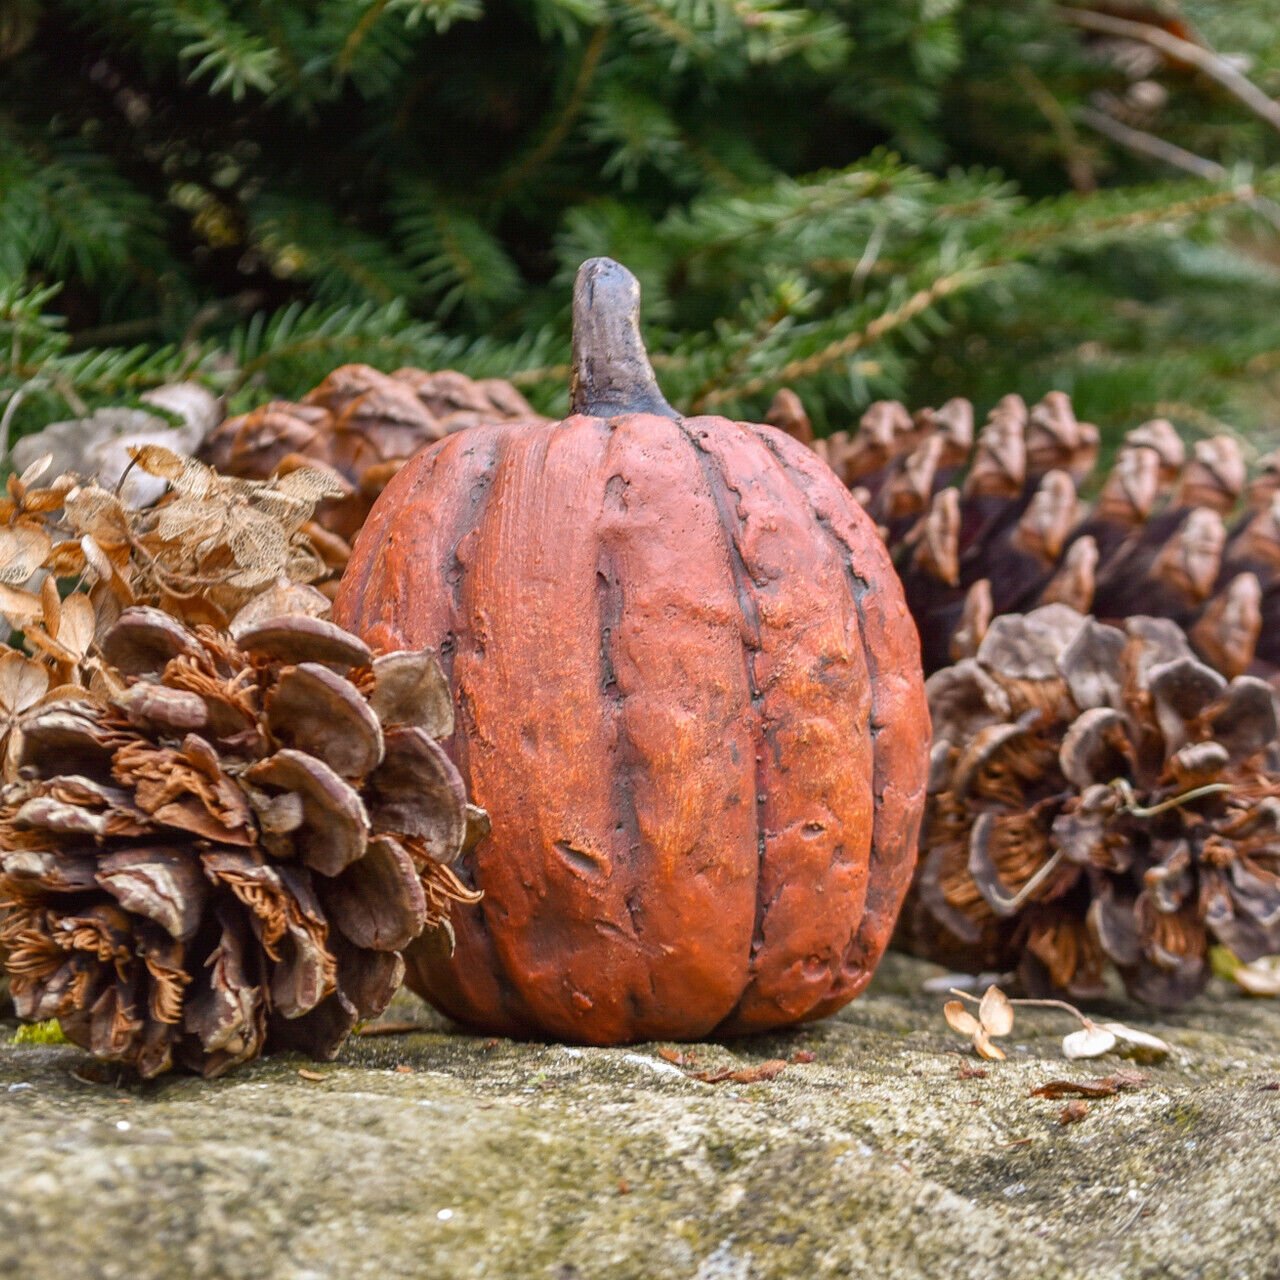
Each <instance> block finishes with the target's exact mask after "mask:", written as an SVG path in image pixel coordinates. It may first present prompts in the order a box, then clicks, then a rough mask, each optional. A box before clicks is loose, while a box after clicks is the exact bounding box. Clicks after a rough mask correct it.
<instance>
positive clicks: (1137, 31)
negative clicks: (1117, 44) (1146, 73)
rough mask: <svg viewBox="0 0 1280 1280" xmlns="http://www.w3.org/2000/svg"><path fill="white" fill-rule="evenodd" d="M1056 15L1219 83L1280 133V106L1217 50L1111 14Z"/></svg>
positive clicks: (1081, 11) (1067, 11)
mask: <svg viewBox="0 0 1280 1280" xmlns="http://www.w3.org/2000/svg"><path fill="white" fill-rule="evenodd" d="M1056 12H1057V14H1058V16H1059V17H1060V18H1062V19H1063V20H1064V21H1066V22H1070V23H1071V24H1072V25H1073V26H1077V27H1082V28H1084V30H1086V31H1096V32H1098V34H1099V35H1108V36H1118V37H1120V38H1121V39H1128V40H1137V41H1139V42H1140V43H1142V44H1149V45H1150V46H1151V47H1152V48H1153V49H1159V50H1160V52H1161V53H1164V54H1167V55H1168V56H1169V57H1170V58H1173V59H1175V60H1176V61H1178V62H1185V63H1188V64H1189V65H1191V66H1193V67H1195V68H1196V70H1197V71H1202V72H1203V73H1204V74H1205V75H1206V76H1208V77H1209V78H1210V79H1211V80H1214V81H1216V82H1217V83H1218V84H1220V85H1221V86H1222V87H1223V88H1224V89H1225V90H1226V91H1227V92H1228V93H1229V94H1231V96H1232V97H1233V98H1236V99H1238V100H1239V101H1240V102H1242V103H1243V104H1244V105H1245V106H1246V107H1248V108H1249V110H1250V111H1252V112H1253V113H1254V115H1256V116H1257V117H1258V118H1259V119H1260V120H1265V121H1266V123H1267V124H1269V125H1270V126H1271V127H1272V128H1273V129H1275V130H1276V131H1277V132H1280V102H1277V101H1276V100H1275V99H1274V98H1271V97H1269V96H1268V95H1267V94H1265V93H1264V92H1263V91H1262V90H1261V89H1260V88H1258V86H1257V85H1256V84H1254V83H1253V81H1252V80H1250V79H1249V77H1248V76H1246V75H1245V74H1244V72H1242V71H1241V70H1240V69H1239V68H1238V67H1236V66H1234V65H1232V63H1231V62H1230V61H1229V60H1228V59H1227V58H1224V57H1223V56H1222V55H1221V54H1220V53H1218V52H1217V51H1216V50H1214V49H1210V48H1207V47H1206V46H1205V45H1202V44H1196V43H1195V42H1194V41H1192V40H1184V39H1183V38H1182V37H1181V36H1175V35H1174V34H1173V33H1172V32H1169V31H1166V30H1165V29H1164V28H1163V27H1156V26H1152V25H1151V24H1150V23H1148V22H1134V21H1133V20H1132V19H1130V18H1115V17H1112V15H1111V14H1109V13H1095V12H1094V11H1093V10H1092V9H1072V8H1065V7H1059V8H1058V9H1057V10H1056Z"/></svg>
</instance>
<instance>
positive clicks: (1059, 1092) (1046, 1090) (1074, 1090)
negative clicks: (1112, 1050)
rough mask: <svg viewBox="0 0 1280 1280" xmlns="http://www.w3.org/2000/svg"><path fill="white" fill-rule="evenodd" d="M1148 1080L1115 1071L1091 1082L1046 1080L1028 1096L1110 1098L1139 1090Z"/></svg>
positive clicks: (1136, 1075)
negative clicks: (1128, 1091) (1132, 1090)
mask: <svg viewBox="0 0 1280 1280" xmlns="http://www.w3.org/2000/svg"><path fill="white" fill-rule="evenodd" d="M1149 1083H1150V1078H1149V1077H1148V1076H1146V1075H1144V1074H1143V1073H1142V1072H1141V1071H1117V1072H1115V1073H1114V1074H1113V1075H1109V1076H1099V1077H1097V1078H1096V1079H1093V1080H1046V1081H1045V1083H1044V1084H1041V1085H1037V1086H1036V1087H1035V1088H1034V1089H1032V1090H1031V1092H1030V1093H1029V1094H1028V1096H1029V1097H1032V1098H1072V1097H1075V1098H1110V1097H1113V1096H1114V1095H1115V1094H1117V1093H1123V1092H1125V1091H1126V1090H1130V1089H1141V1088H1143V1087H1144V1086H1145V1085H1147V1084H1149Z"/></svg>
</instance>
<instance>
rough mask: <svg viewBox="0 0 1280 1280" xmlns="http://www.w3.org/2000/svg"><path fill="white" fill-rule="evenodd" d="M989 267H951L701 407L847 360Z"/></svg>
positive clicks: (982, 276) (710, 396) (978, 279)
mask: <svg viewBox="0 0 1280 1280" xmlns="http://www.w3.org/2000/svg"><path fill="white" fill-rule="evenodd" d="M991 275H992V271H991V269H990V268H989V267H986V266H983V267H976V268H975V267H971V268H965V269H963V270H960V271H953V272H951V273H950V274H949V275H945V276H940V277H939V278H938V279H937V280H935V281H934V282H933V283H932V284H930V285H928V286H927V287H926V288H924V289H917V290H916V292H915V293H913V294H912V295H911V296H910V297H909V298H907V299H906V300H905V301H904V302H902V303H900V304H899V305H898V306H896V307H894V308H892V309H891V310H889V311H885V312H882V313H881V314H880V315H879V316H877V317H876V318H875V319H874V320H873V321H872V322H871V323H870V324H868V325H867V326H866V327H865V328H863V329H859V330H857V331H855V332H854V333H850V334H847V335H846V336H845V337H843V338H840V339H839V340H838V341H836V342H831V343H828V344H827V346H825V347H823V348H822V349H821V350H820V351H815V352H814V353H813V354H812V355H808V356H805V357H803V358H802V359H799V360H792V361H790V362H789V363H787V364H784V365H783V366H782V367H781V368H780V369H776V370H773V371H771V372H770V373H767V374H759V375H757V376H755V377H753V378H749V379H747V380H746V381H745V382H742V383H740V384H738V385H736V386H730V387H721V388H718V389H717V390H715V391H710V392H708V393H707V394H706V395H704V396H703V397H702V404H703V406H704V407H707V408H711V407H713V406H715V405H717V404H720V403H722V402H723V401H725V400H730V399H736V398H738V397H741V396H754V395H759V394H760V392H762V391H767V390H769V389H770V388H771V387H782V386H786V385H787V384H788V383H791V382H797V381H800V380H801V379H804V378H811V377H813V376H814V375H815V374H818V373H821V372H822V371H823V370H824V369H828V368H830V367H831V366H832V365H834V364H838V363H840V362H841V361H843V360H847V359H848V358H849V357H850V356H851V355H853V354H854V353H855V352H857V351H861V350H862V348H863V347H867V346H870V345H871V344H872V343H875V342H879V341H880V340H881V339H882V338H884V337H885V336H886V335H887V334H889V333H890V332H892V331H893V330H894V329H898V328H901V327H902V326H903V325H905V324H907V323H908V322H909V321H911V320H913V319H915V318H916V317H917V316H919V315H921V314H922V313H924V312H925V311H928V310H929V309H930V308H931V307H934V306H936V305H937V304H938V303H939V302H941V301H942V299H943V298H946V297H949V296H950V295H951V294H953V293H957V292H959V291H960V290H962V289H969V288H972V287H973V286H974V285H977V284H981V283H983V282H985V281H986V280H988V279H990V277H991Z"/></svg>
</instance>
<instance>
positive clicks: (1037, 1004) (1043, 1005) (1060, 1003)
mask: <svg viewBox="0 0 1280 1280" xmlns="http://www.w3.org/2000/svg"><path fill="white" fill-rule="evenodd" d="M949 994H951V995H953V996H959V997H960V999H961V1000H972V1001H973V1003H974V1004H981V1003H982V997H981V996H975V995H974V994H973V993H972V992H970V991H961V990H960V988H959V987H952V988H951V989H950V992H949ZM1005 999H1006V1000H1008V1001H1009V1003H1010V1004H1017V1005H1022V1006H1023V1007H1024V1008H1039V1009H1062V1010H1063V1011H1064V1012H1066V1013H1069V1014H1071V1016H1072V1017H1073V1018H1078V1019H1079V1020H1080V1024H1081V1025H1082V1026H1085V1027H1096V1026H1097V1025H1098V1024H1097V1023H1096V1022H1094V1021H1093V1019H1092V1018H1088V1017H1086V1016H1085V1015H1084V1014H1083V1013H1081V1012H1080V1010H1079V1009H1077V1008H1076V1007H1075V1005H1073V1004H1068V1003H1067V1002H1066V1001H1065V1000H1050V999H1043V1000H1033V999H1031V998H1030V997H1029V996H1019V997H1016V998H1014V997H1010V996H1005Z"/></svg>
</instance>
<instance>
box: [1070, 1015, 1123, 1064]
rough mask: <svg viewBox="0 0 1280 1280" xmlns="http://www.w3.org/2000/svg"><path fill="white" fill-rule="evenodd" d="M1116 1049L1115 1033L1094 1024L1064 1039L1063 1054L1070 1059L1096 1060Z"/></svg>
mask: <svg viewBox="0 0 1280 1280" xmlns="http://www.w3.org/2000/svg"><path fill="white" fill-rule="evenodd" d="M1115 1047H1116V1037H1115V1033H1114V1032H1112V1031H1108V1030H1106V1028H1105V1027H1100V1026H1098V1025H1097V1023H1094V1022H1091V1023H1089V1025H1088V1026H1086V1027H1082V1028H1081V1029H1080V1030H1079V1031H1073V1032H1072V1033H1071V1034H1070V1035H1068V1036H1063V1037H1062V1052H1063V1054H1064V1055H1065V1056H1066V1057H1068V1058H1096V1057H1098V1055H1099V1054H1103V1053H1107V1052H1109V1051H1110V1050H1112V1049H1114V1048H1115Z"/></svg>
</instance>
